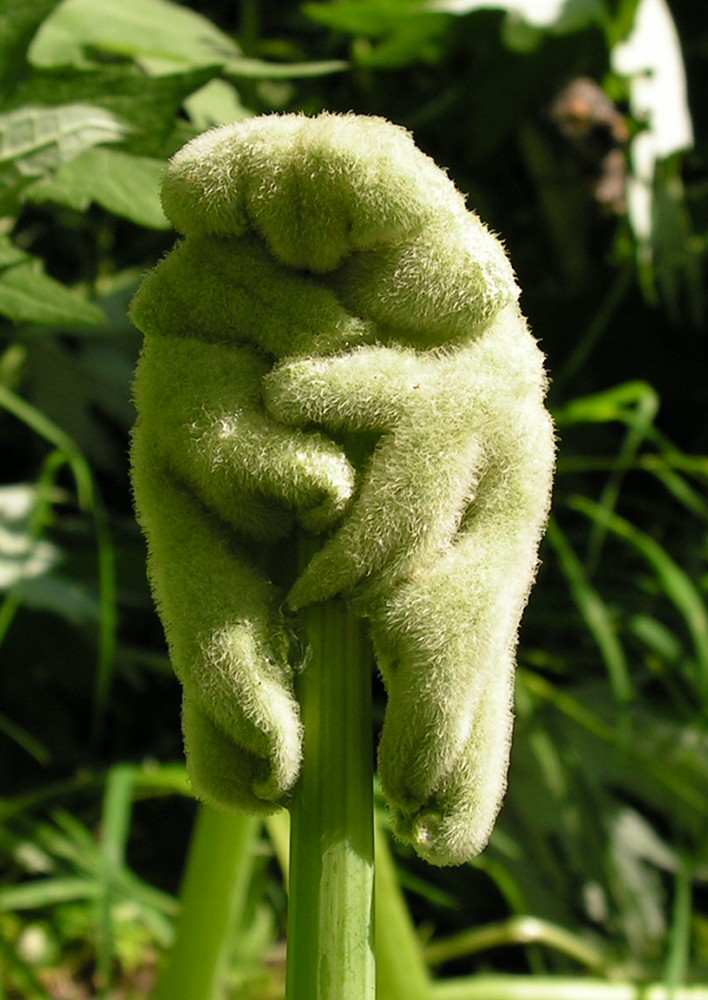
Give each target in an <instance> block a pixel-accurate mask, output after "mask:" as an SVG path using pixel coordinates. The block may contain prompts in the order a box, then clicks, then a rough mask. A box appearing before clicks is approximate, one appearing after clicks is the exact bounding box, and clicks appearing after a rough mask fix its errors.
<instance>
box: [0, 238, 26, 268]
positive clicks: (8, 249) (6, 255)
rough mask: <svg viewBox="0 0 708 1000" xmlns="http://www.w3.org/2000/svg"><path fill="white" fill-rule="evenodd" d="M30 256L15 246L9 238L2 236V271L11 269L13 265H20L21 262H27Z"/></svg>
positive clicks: (0, 266) (0, 245)
mask: <svg viewBox="0 0 708 1000" xmlns="http://www.w3.org/2000/svg"><path fill="white" fill-rule="evenodd" d="M28 257H29V254H27V253H25V252H24V250H20V248H19V247H17V246H15V244H14V243H13V242H12V240H10V239H8V237H7V236H0V270H1V269H2V268H5V267H10V266H11V265H12V264H19V262H20V261H21V260H27V259H28Z"/></svg>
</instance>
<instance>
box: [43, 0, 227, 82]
mask: <svg viewBox="0 0 708 1000" xmlns="http://www.w3.org/2000/svg"><path fill="white" fill-rule="evenodd" d="M92 50H102V51H103V52H110V53H112V54H114V55H117V56H123V57H124V58H126V59H137V60H139V61H141V62H143V63H144V65H145V66H149V68H150V69H151V70H152V71H153V72H155V71H162V72H167V73H171V72H174V70H175V69H180V68H183V67H185V66H214V65H224V64H225V63H230V62H233V61H236V60H237V59H238V58H239V56H240V54H241V52H240V49H239V48H238V46H237V45H236V43H235V42H234V41H233V40H232V39H231V38H229V36H228V35H226V34H224V33H223V32H222V31H220V30H219V29H218V28H217V27H216V25H214V24H213V23H212V22H211V21H209V20H207V18H205V17H202V16H201V15H200V14H197V13H196V11H193V10H190V9H189V8H187V7H183V6H181V5H179V4H175V3H170V2H168V0H101V7H100V16H98V14H97V10H96V3H95V0H64V2H63V3H61V4H59V6H58V7H57V9H56V10H55V11H54V13H53V14H51V15H50V16H49V17H48V18H47V19H46V21H45V22H44V23H43V25H42V27H41V29H40V30H39V32H38V33H37V35H36V37H35V39H34V41H33V43H32V46H31V48H30V60H31V62H32V63H33V64H34V65H35V66H38V67H51V66H84V67H87V66H91V65H92V64H93V62H94V60H93V59H92V54H93V51H92Z"/></svg>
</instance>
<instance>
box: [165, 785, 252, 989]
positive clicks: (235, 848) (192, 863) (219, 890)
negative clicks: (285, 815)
mask: <svg viewBox="0 0 708 1000" xmlns="http://www.w3.org/2000/svg"><path fill="white" fill-rule="evenodd" d="M260 823H261V821H260V820H259V819H257V818H256V817H254V816H246V815H243V814H235V813H226V812H221V811H217V810H216V809H212V808H210V807H209V806H204V805H202V806H200V807H199V812H198V814H197V819H196V822H195V827H194V833H193V834H192V843H191V845H190V849H189V859H188V861H187V869H186V872H185V876H184V882H183V885H182V892H181V909H180V914H179V917H178V919H177V927H176V930H175V941H174V944H173V947H172V951H171V954H170V958H169V962H168V965H167V967H166V968H165V971H164V973H163V975H162V978H161V979H160V984H159V988H158V991H157V996H156V1000H222V998H223V996H224V995H225V994H224V978H225V973H226V969H227V964H228V960H229V958H230V956H231V953H232V951H233V933H232V932H233V929H234V925H235V922H236V917H237V915H238V913H239V912H240V911H241V910H242V908H243V904H244V902H245V897H246V893H247V891H248V885H249V882H250V878H251V874H252V870H253V858H254V851H253V844H254V841H255V839H256V836H257V834H258V830H259V828H260Z"/></svg>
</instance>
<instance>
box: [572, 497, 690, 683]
mask: <svg viewBox="0 0 708 1000" xmlns="http://www.w3.org/2000/svg"><path fill="white" fill-rule="evenodd" d="M570 506H571V507H572V508H573V509H574V510H577V511H580V512H581V513H582V514H585V515H586V516H587V517H589V518H590V519H591V520H595V519H597V518H599V519H601V520H602V521H603V523H604V524H605V525H606V526H607V529H608V530H609V531H611V532H612V533H613V534H614V535H616V536H617V537H619V538H622V539H623V540H624V541H626V542H628V543H629V544H630V545H631V546H632V547H633V548H634V549H636V551H637V552H639V553H640V555H642V556H643V557H644V559H645V560H646V561H647V562H648V563H649V565H650V566H651V567H652V569H653V570H654V572H655V573H656V576H657V579H658V582H659V583H660V585H661V587H662V589H663V591H664V594H665V595H666V597H667V598H668V599H669V600H670V601H671V602H672V604H673V605H674V606H675V608H676V609H677V611H678V612H679V613H680V614H681V616H682V618H683V620H684V622H685V624H686V628H687V630H688V632H689V634H690V636H691V638H692V640H693V646H694V650H695V653H696V660H697V667H698V678H697V680H698V683H699V686H700V688H701V690H702V691H703V693H704V694H705V695H708V611H706V607H705V604H704V602H703V599H702V597H701V595H700V594H699V592H698V591H697V590H696V588H695V586H694V584H693V582H692V581H691V579H690V577H689V576H688V574H687V573H685V572H684V571H683V570H682V569H681V568H680V567H679V566H678V565H677V564H676V563H675V562H674V560H673V559H672V558H671V556H670V555H669V554H668V552H667V551H666V550H665V549H663V548H662V547H661V545H660V544H659V543H658V542H657V541H655V540H654V539H653V538H651V537H650V536H649V535H647V534H646V533H645V532H644V531H642V530H641V529H639V528H637V527H635V526H634V525H633V524H631V523H630V522H629V521H627V520H625V519H624V518H623V517H620V516H619V515H618V514H611V515H608V512H607V511H606V510H605V509H604V508H602V507H601V506H600V505H599V504H597V503H595V502H594V501H593V500H590V499H589V498H588V497H581V496H576V497H573V498H572V499H571V500H570Z"/></svg>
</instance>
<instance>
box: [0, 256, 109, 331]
mask: <svg viewBox="0 0 708 1000" xmlns="http://www.w3.org/2000/svg"><path fill="white" fill-rule="evenodd" d="M0 315H1V316H5V317H7V318H8V319H11V320H13V321H14V322H15V323H44V324H47V325H50V326H69V327H71V326H95V325H96V324H97V323H101V322H103V313H102V312H101V310H100V309H99V308H98V307H97V306H95V305H93V304H92V303H90V302H88V301H87V300H86V299H85V298H83V297H82V296H81V295H80V294H79V293H78V292H74V291H72V290H71V289H70V288H67V287H66V285H63V284H62V283H61V282H59V281H55V280H54V278H51V277H49V275H48V274H45V273H44V272H43V270H42V264H41V261H39V260H36V259H30V260H27V261H23V262H22V263H19V264H15V265H13V266H11V267H7V268H5V269H4V270H2V271H0Z"/></svg>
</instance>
